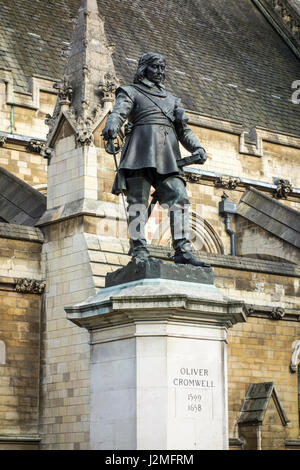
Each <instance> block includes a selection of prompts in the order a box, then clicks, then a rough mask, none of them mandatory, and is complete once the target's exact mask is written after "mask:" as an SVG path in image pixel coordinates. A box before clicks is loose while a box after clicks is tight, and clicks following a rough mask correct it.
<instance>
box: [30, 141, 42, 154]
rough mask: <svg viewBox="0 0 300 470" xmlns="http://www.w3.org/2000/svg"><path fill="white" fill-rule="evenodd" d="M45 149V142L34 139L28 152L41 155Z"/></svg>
mask: <svg viewBox="0 0 300 470" xmlns="http://www.w3.org/2000/svg"><path fill="white" fill-rule="evenodd" d="M44 148H45V142H42V141H40V140H34V139H32V140H31V141H30V142H29V143H28V145H27V147H26V150H27V152H30V153H41V152H42V151H43V150H44Z"/></svg>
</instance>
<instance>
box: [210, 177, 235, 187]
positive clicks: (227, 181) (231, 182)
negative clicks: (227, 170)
mask: <svg viewBox="0 0 300 470" xmlns="http://www.w3.org/2000/svg"><path fill="white" fill-rule="evenodd" d="M240 182H241V180H240V178H234V177H233V176H220V177H219V178H217V180H216V182H215V185H216V186H217V187H218V188H225V189H235V188H236V187H237V186H238V184H239V183H240Z"/></svg>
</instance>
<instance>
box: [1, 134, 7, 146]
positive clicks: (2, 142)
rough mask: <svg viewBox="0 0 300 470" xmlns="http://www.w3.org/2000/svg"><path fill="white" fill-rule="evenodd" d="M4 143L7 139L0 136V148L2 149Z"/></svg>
mask: <svg viewBox="0 0 300 470" xmlns="http://www.w3.org/2000/svg"><path fill="white" fill-rule="evenodd" d="M6 141H7V138H6V137H4V136H3V137H2V136H1V137H0V147H3V146H4V144H5V143H6Z"/></svg>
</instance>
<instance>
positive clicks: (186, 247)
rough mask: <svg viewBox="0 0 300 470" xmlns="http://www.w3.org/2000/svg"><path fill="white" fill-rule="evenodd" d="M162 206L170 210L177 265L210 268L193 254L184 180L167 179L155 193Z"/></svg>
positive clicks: (173, 177) (188, 203) (172, 177)
mask: <svg viewBox="0 0 300 470" xmlns="http://www.w3.org/2000/svg"><path fill="white" fill-rule="evenodd" d="M155 196H156V197H157V199H158V201H159V202H160V204H166V205H167V206H168V208H169V216H170V228H171V234H172V245H173V248H174V250H175V255H174V262H175V263H176V264H191V265H193V266H201V267H210V264H209V263H205V262H204V261H200V260H199V259H198V258H197V257H196V256H195V255H194V254H193V253H192V246H191V242H190V239H189V205H190V202H189V198H188V195H187V192H186V188H185V184H184V182H183V180H182V179H181V178H179V177H176V176H170V177H168V178H166V179H165V180H164V181H163V182H162V183H160V185H159V186H158V188H157V189H156V191H155Z"/></svg>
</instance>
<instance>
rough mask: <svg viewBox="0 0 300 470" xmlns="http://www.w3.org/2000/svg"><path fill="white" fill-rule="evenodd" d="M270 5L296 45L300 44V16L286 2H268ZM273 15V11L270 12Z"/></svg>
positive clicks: (271, 0) (267, 0)
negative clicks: (299, 17)
mask: <svg viewBox="0 0 300 470" xmlns="http://www.w3.org/2000/svg"><path fill="white" fill-rule="evenodd" d="M266 3H269V7H271V9H272V8H273V9H274V13H275V16H277V17H278V19H279V21H281V22H282V25H283V26H284V27H285V28H286V30H287V32H289V33H290V34H291V35H292V36H293V39H294V40H295V42H296V43H298V44H299V42H300V34H299V29H300V23H299V19H298V16H297V15H296V14H295V10H294V9H293V7H292V6H291V5H290V4H289V2H288V1H286V0H266ZM270 13H271V14H272V11H270Z"/></svg>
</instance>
